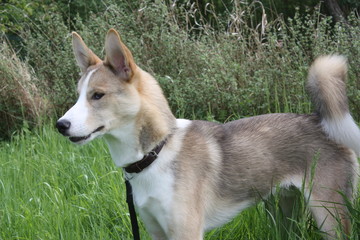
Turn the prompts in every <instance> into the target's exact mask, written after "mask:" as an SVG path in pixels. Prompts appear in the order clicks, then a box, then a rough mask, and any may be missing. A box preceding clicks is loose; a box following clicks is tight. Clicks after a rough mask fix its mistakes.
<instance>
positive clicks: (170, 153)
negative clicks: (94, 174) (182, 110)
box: [128, 119, 190, 239]
mask: <svg viewBox="0 0 360 240" xmlns="http://www.w3.org/2000/svg"><path fill="white" fill-rule="evenodd" d="M189 124H190V121H188V120H180V119H179V120H177V126H178V130H177V131H176V133H175V134H174V135H173V137H172V138H171V140H170V141H168V142H167V143H166V145H165V146H164V148H163V149H162V150H161V152H160V154H159V157H158V158H157V159H156V160H155V161H154V163H152V164H151V165H150V166H149V167H148V168H146V169H144V170H143V171H142V172H141V173H140V174H129V176H128V177H129V178H130V183H131V186H132V188H133V193H134V202H135V205H136V206H137V209H138V212H139V214H140V217H141V218H142V220H143V221H144V223H145V226H146V228H147V230H148V231H149V232H150V233H151V234H152V235H153V236H154V237H157V238H159V239H161V238H168V237H169V234H170V228H169V226H170V224H171V222H172V219H173V212H174V206H173V202H174V201H173V196H174V181H175V177H174V172H173V169H172V163H173V161H174V159H175V157H176V155H177V153H178V151H180V149H181V145H182V140H183V136H184V134H185V133H186V127H187V126H188V125H189Z"/></svg>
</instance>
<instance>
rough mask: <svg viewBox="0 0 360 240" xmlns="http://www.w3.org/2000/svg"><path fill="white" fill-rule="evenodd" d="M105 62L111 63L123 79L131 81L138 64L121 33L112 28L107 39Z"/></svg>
mask: <svg viewBox="0 0 360 240" xmlns="http://www.w3.org/2000/svg"><path fill="white" fill-rule="evenodd" d="M105 53H106V60H105V64H107V65H109V66H110V67H111V68H112V69H113V70H114V72H115V74H116V75H118V76H119V77H120V78H121V79H124V80H125V81H130V80H131V78H132V76H133V74H134V71H135V69H136V64H135V62H134V58H133V56H132V54H131V52H130V50H129V49H128V48H127V47H126V46H125V44H124V43H123V42H122V41H121V39H120V36H119V34H118V33H117V32H116V30H114V29H110V30H109V32H108V33H107V35H106V39H105Z"/></svg>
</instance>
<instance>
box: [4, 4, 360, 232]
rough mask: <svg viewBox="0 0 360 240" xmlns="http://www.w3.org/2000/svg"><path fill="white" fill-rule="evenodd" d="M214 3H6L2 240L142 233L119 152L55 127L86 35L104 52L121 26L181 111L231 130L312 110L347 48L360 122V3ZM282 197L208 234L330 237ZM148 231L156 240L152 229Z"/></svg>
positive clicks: (67, 102)
mask: <svg viewBox="0 0 360 240" xmlns="http://www.w3.org/2000/svg"><path fill="white" fill-rule="evenodd" d="M166 2H167V3H166ZM205 2H206V1H204V2H202V1H195V2H194V1H180V0H179V1H177V2H176V4H174V3H173V1H165V2H164V1H160V0H141V1H130V0H123V1H115V0H104V1H101V2H99V1H93V0H92V1H84V0H79V1H68V0H60V1H53V0H44V1H42V0H32V1H29V0H16V1H15V0H7V1H3V2H2V3H1V4H0V13H1V15H0V20H1V21H0V32H1V34H2V35H1V39H0V40H1V43H2V44H1V46H0V118H1V119H2V124H1V125H0V140H2V139H4V140H6V141H2V142H0V239H131V231H130V221H129V219H128V215H127V206H126V205H125V196H124V186H123V178H122V173H121V170H120V169H116V168H115V167H114V165H113V163H112V160H111V159H110V156H109V154H108V150H107V147H106V146H105V145H104V143H103V142H102V141H101V140H100V141H99V140H97V141H95V142H93V143H91V144H90V145H88V146H85V147H81V148H79V147H74V146H73V145H71V144H69V143H68V142H67V141H66V140H65V139H64V138H62V137H61V136H59V135H58V134H57V133H55V131H54V129H53V127H51V126H52V125H53V123H52V122H53V121H52V120H51V119H56V118H57V117H58V116H60V115H62V114H63V113H64V112H65V111H66V110H67V109H68V108H69V107H70V106H71V105H72V104H73V103H74V102H75V101H76V91H75V89H76V81H77V79H78V77H79V75H78V72H79V69H78V67H77V66H76V63H75V59H74V57H73V53H72V49H71V35H70V33H71V31H74V30H75V31H77V32H78V33H79V34H80V35H81V36H82V37H83V39H84V40H85V42H86V43H87V44H88V46H89V47H90V48H91V49H93V51H94V52H95V53H96V54H97V55H99V56H100V57H101V58H102V57H104V56H103V54H104V53H103V45H104V38H105V34H106V32H107V31H108V29H109V28H111V27H112V28H115V29H116V30H118V31H119V32H120V34H121V36H122V39H123V41H124V42H125V43H126V45H127V46H128V47H129V49H130V50H131V51H132V52H133V55H134V57H135V59H136V61H137V63H138V65H139V66H140V67H141V68H143V69H144V70H146V71H148V72H150V73H152V74H153V75H154V76H155V77H156V78H157V79H158V80H159V82H160V84H161V86H162V87H163V89H164V92H165V94H166V96H167V98H168V99H169V103H170V106H171V108H172V110H173V112H174V114H175V115H176V116H177V117H182V118H191V119H195V118H197V119H208V120H215V121H221V122H224V121H228V120H232V119H234V118H239V117H243V116H252V115H258V114H264V113H270V112H296V113H309V112H311V111H312V106H311V104H310V102H309V99H308V96H307V93H306V89H305V81H306V76H307V71H308V67H309V65H310V64H311V62H312V61H313V60H314V58H315V57H316V56H318V55H322V54H329V53H339V54H344V55H345V56H347V57H348V60H349V78H348V96H349V104H350V109H351V111H352V113H353V116H354V118H355V119H356V120H357V121H359V120H360V68H359V66H360V18H359V15H358V12H357V11H356V10H355V11H352V10H351V7H355V8H359V4H358V2H357V1H353V0H341V3H342V4H343V6H346V9H343V10H344V13H345V15H346V16H347V18H346V20H344V21H337V22H335V21H334V20H333V19H332V17H329V15H327V10H326V9H324V6H323V5H322V4H320V5H319V4H317V2H318V1H313V0H306V1H302V5H299V6H298V5H297V4H298V1H294V0H289V1H287V2H288V3H289V5H286V9H285V8H284V9H281V8H280V7H279V6H281V4H282V0H273V1H270V0H269V1H268V0H264V1H238V0H235V1H224V2H225V4H222V1H215V0H214V1H212V2H213V4H206V3H205ZM282 6H284V5H282ZM282 10H284V11H286V13H284V14H280V11H282ZM357 10H359V9H357ZM277 202H278V199H277V195H275V196H273V197H272V198H271V200H269V201H264V202H262V203H261V204H259V205H257V206H256V207H254V208H251V209H249V210H246V211H245V212H244V213H242V214H241V215H240V216H239V217H238V218H236V219H235V220H233V221H232V222H231V223H229V224H228V225H226V226H225V227H223V228H220V229H216V230H214V231H211V232H210V233H208V234H207V239H286V238H288V239H320V237H319V233H318V231H317V230H316V228H315V227H314V223H313V222H312V221H311V220H309V219H311V218H309V213H308V212H307V211H306V210H305V208H304V203H303V202H301V201H300V202H299V203H298V207H297V209H296V213H295V216H294V219H295V220H294V221H293V222H291V223H290V224H289V226H287V227H284V226H283V225H282V221H281V219H282V216H281V212H280V211H279V210H278V209H277V208H276V205H277ZM359 204H360V200H359V199H357V200H356V201H355V203H354V204H350V203H349V204H348V208H349V211H350V212H351V215H352V219H353V223H354V229H353V232H354V233H353V234H352V237H351V239H357V238H358V236H359V233H360V211H359V209H360V207H359ZM265 206H267V207H268V208H265ZM267 209H275V210H274V211H268V210H267ZM141 234H142V237H143V238H144V239H149V237H148V235H147V233H146V232H145V230H144V228H143V226H142V231H141Z"/></svg>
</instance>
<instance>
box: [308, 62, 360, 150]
mask: <svg viewBox="0 0 360 240" xmlns="http://www.w3.org/2000/svg"><path fill="white" fill-rule="evenodd" d="M346 77H347V61H346V58H345V57H343V56H339V55H330V56H322V57H319V58H317V59H316V60H315V62H314V63H313V65H312V66H311V68H310V71H309V76H308V89H309V92H310V95H311V98H312V101H313V103H314V104H315V107H316V110H317V112H318V113H319V114H320V117H321V125H322V127H323V130H324V131H325V132H326V133H327V134H328V136H329V137H330V138H331V139H333V140H334V141H335V142H337V143H340V144H343V145H345V146H347V147H349V148H351V149H353V150H354V151H355V153H356V154H357V155H358V156H360V130H359V128H358V126H357V124H356V123H355V121H354V119H353V118H352V117H351V115H350V112H349V105H348V99H347V96H346Z"/></svg>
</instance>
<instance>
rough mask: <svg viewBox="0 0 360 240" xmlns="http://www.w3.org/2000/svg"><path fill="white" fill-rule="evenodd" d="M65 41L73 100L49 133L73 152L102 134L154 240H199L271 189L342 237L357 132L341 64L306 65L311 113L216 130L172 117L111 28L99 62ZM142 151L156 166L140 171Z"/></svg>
mask: <svg viewBox="0 0 360 240" xmlns="http://www.w3.org/2000/svg"><path fill="white" fill-rule="evenodd" d="M72 37H73V50H74V54H75V58H76V61H77V64H78V65H79V67H80V69H81V72H82V76H81V78H80V80H79V83H78V92H79V98H78V100H77V102H76V104H75V105H74V106H73V107H72V108H70V110H68V111H67V112H66V113H65V115H64V116H63V117H61V118H60V119H59V120H58V121H57V124H56V127H57V128H58V130H59V131H60V133H62V134H63V135H65V136H66V137H68V138H69V140H70V141H72V142H74V143H77V144H85V143H88V142H90V141H91V140H93V139H94V138H96V137H99V136H103V138H104V139H105V141H106V143H107V144H108V146H109V149H110V153H111V156H112V159H113V160H114V162H115V164H116V166H118V167H122V168H124V169H125V175H126V177H127V178H128V179H129V181H130V183H131V185H132V188H133V194H134V202H135V205H136V207H137V209H138V213H139V215H140V217H141V218H142V219H143V221H144V223H145V226H146V228H147V230H148V232H149V233H150V234H151V236H152V237H153V238H154V239H179V240H180V239H181V240H185V239H188V240H194V239H203V236H204V231H206V230H209V229H211V228H214V227H217V226H220V225H222V224H224V223H226V222H228V221H229V220H230V219H232V218H233V217H234V216H236V215H237V214H238V213H239V212H240V211H241V210H243V209H245V208H247V207H249V206H251V205H253V204H255V203H256V202H257V201H258V200H259V199H261V198H265V197H267V196H269V194H271V192H272V191H273V190H274V187H275V188H278V187H280V188H284V189H289V188H293V187H295V188H298V189H302V188H303V189H304V190H303V191H304V192H305V196H306V198H307V203H308V207H309V209H310V211H311V212H312V215H313V217H314V219H315V221H316V222H317V224H318V226H319V228H320V230H321V231H323V232H324V237H325V238H328V239H333V238H338V237H339V236H338V235H337V231H336V230H337V229H339V228H341V229H343V231H345V233H346V234H349V233H350V230H351V229H350V227H351V226H350V225H351V224H350V223H351V221H350V219H349V214H348V211H347V208H346V207H345V200H344V196H345V197H346V198H347V199H353V195H354V191H355V190H356V189H357V188H356V187H357V176H358V159H357V157H358V156H359V154H360V131H359V128H358V126H357V125H356V123H355V122H354V120H353V118H352V117H351V115H350V113H349V107H348V100H347V96H346V84H345V80H346V76H347V62H346V59H345V58H344V57H342V56H338V55H330V56H322V57H319V58H317V59H316V60H315V62H314V63H313V65H312V66H311V68H310V71H309V77H308V89H309V92H310V94H311V97H312V102H313V104H314V105H315V107H316V113H315V114H311V115H299V114H291V113H285V114H267V115H261V116H256V117H249V118H244V119H240V120H236V121H232V122H228V123H225V124H218V123H214V122H206V121H197V120H185V119H176V118H175V117H174V115H173V114H172V113H171V111H170V108H169V105H168V102H167V100H166V99H165V97H164V95H163V92H162V90H161V88H160V86H159V84H158V82H157V81H156V80H155V79H154V78H153V77H152V76H151V75H150V74H149V73H147V72H145V71H144V70H142V69H141V68H140V67H139V66H137V65H136V63H135V62H134V58H133V56H132V54H131V52H130V51H129V49H128V48H127V47H126V46H125V45H124V43H123V42H122V41H121V39H120V36H119V34H118V33H117V32H116V31H115V30H114V29H110V30H109V32H108V33H107V35H106V39H105V53H106V58H105V60H104V61H102V60H100V58H98V57H97V56H96V55H95V54H94V53H93V52H92V51H91V50H90V49H89V48H88V47H87V46H86V45H85V43H84V42H83V40H82V39H81V37H80V36H79V35H78V34H77V33H75V32H74V33H73V34H72ZM154 151H155V154H154V153H153V152H154ZM149 153H153V155H155V158H156V157H157V158H156V160H154V158H152V159H151V161H150V160H148V162H149V163H147V164H145V166H144V167H142V168H141V166H142V164H144V161H147V159H148V158H147V156H148V154H149ZM144 156H145V157H144ZM144 159H145V160H144ZM314 159H315V160H316V164H315V168H314V164H313V163H314V161H315V160H314ZM139 163H140V165H137V164H139ZM150 163H151V165H150ZM147 165H149V166H147ZM139 166H140V167H139ZM134 167H135V168H139V171H136V169H135V170H134V169H133V168H134ZM312 168H314V169H312ZM311 171H313V174H310V172H311ZM311 175H313V176H311ZM289 199H290V198H289ZM281 202H283V203H287V204H290V206H291V204H292V203H291V201H281ZM285 207H286V206H285Z"/></svg>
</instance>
